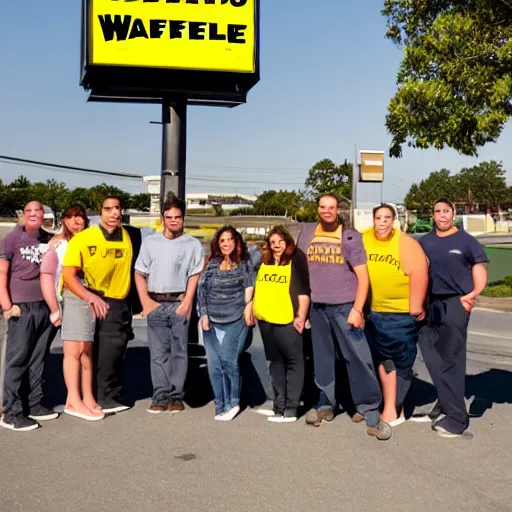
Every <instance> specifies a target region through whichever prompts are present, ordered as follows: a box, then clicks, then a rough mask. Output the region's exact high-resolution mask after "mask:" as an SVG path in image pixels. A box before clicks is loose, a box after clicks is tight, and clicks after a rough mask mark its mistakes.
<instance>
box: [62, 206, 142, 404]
mask: <svg viewBox="0 0 512 512" xmlns="http://www.w3.org/2000/svg"><path fill="white" fill-rule="evenodd" d="M121 214H122V210H121V201H120V199H119V198H118V197H107V198H106V199H105V200H104V201H103V205H102V210H101V224H100V225H99V226H93V227H90V228H87V229H85V230H84V231H82V232H81V233H79V234H77V235H76V236H74V237H73V239H72V240H71V241H70V242H69V245H68V248H67V251H66V255H65V256H64V262H63V270H62V275H63V278H64V284H65V286H66V287H67V289H68V290H69V291H71V292H72V293H73V294H74V295H76V296H77V297H78V298H80V299H82V300H85V301H86V302H88V303H89V305H90V307H91V312H92V314H93V315H94V317H95V318H96V330H95V336H94V338H95V340H94V341H95V342H96V343H98V346H97V349H96V350H95V353H96V354H97V358H95V372H96V389H95V394H96V399H97V400H98V403H99V405H100V406H101V408H102V409H103V412H105V413H108V412H120V411H123V410H126V409H128V406H127V405H125V404H123V403H122V402H121V401H120V399H119V395H120V393H121V389H122V371H123V358H124V353H125V351H126V346H127V344H128V339H129V334H130V331H131V314H130V310H129V307H128V304H127V301H126V300H125V299H126V297H127V295H128V292H129V290H130V271H131V266H132V257H133V250H132V244H131V242H130V237H129V235H128V233H127V232H126V230H125V229H123V228H122V226H121ZM64 314H66V313H65V312H64ZM80 320H81V321H83V319H80ZM79 324H80V322H78V321H77V325H79Z"/></svg>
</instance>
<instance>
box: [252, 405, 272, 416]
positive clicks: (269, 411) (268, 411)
mask: <svg viewBox="0 0 512 512" xmlns="http://www.w3.org/2000/svg"><path fill="white" fill-rule="evenodd" d="M251 411H253V412H255V413H256V414H261V415H263V416H273V415H274V411H273V410H272V409H258V408H256V407H254V408H253V409H251Z"/></svg>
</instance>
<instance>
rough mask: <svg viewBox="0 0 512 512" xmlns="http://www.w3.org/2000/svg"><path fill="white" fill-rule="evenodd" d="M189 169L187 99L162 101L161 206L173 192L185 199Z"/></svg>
mask: <svg viewBox="0 0 512 512" xmlns="http://www.w3.org/2000/svg"><path fill="white" fill-rule="evenodd" d="M186 169H187V100H186V98H182V99H178V100H175V101H172V102H171V101H164V102H163V103H162V178H161V181H160V207H162V205H163V203H164V202H165V200H166V198H167V194H168V193H169V192H172V193H173V194H175V195H176V196H178V197H179V198H180V199H183V201H185V180H186Z"/></svg>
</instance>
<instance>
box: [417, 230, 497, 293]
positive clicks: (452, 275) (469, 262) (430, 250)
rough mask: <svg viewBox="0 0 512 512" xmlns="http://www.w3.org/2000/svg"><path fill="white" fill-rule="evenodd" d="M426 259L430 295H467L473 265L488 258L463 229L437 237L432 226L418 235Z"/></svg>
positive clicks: (477, 243)
mask: <svg viewBox="0 0 512 512" xmlns="http://www.w3.org/2000/svg"><path fill="white" fill-rule="evenodd" d="M420 245H421V247H422V248H423V250H424V251H425V254H426V255H427V258H428V259H429V263H430V264H429V275H430V285H429V288H430V295H466V294H468V293H471V292H472V291H473V288H474V283H473V266H474V265H476V264H477V263H487V262H488V261H489V258H488V257H487V255H486V254H485V252H484V248H483V247H482V246H481V245H480V243H479V242H478V240H477V239H476V238H475V237H473V236H471V235H470V234H469V233H467V232H466V231H462V230H459V231H457V233H454V234H453V235H450V236H446V237H440V236H438V235H437V233H436V231H435V229H434V230H432V231H431V232H430V233H428V234H427V235H425V236H424V237H422V238H421V239H420Z"/></svg>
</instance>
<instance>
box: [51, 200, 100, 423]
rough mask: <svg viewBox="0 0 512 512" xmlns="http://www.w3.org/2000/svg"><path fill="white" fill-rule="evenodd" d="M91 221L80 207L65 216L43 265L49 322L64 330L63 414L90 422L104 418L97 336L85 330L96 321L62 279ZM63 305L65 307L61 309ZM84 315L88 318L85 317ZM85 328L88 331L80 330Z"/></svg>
mask: <svg viewBox="0 0 512 512" xmlns="http://www.w3.org/2000/svg"><path fill="white" fill-rule="evenodd" d="M88 224H89V219H88V218H87V215H86V213H85V210H84V209H83V207H82V206H80V205H72V206H70V207H68V208H66V210H64V212H63V213H62V231H61V233H59V234H58V235H56V236H55V237H53V238H52V240H51V242H50V250H49V251H48V252H47V253H46V254H45V256H44V258H43V261H42V263H41V289H42V292H43V296H44V299H45V301H46V303H47V304H48V307H49V308H50V312H51V314H50V320H51V322H52V324H53V325H55V326H56V327H58V326H61V324H62V328H61V337H62V339H63V349H64V362H63V372H64V381H65V383H66V388H67V391H68V396H67V399H66V406H65V408H64V413H66V414H69V415H71V416H75V417H78V418H81V419H84V420H88V421H97V420H101V419H103V418H104V417H105V415H104V413H103V411H102V410H101V408H100V407H99V405H98V404H97V402H96V400H95V399H94V395H93V392H92V342H93V339H94V338H93V337H91V336H89V335H88V334H86V333H90V332H91V331H92V332H94V329H90V328H89V327H91V328H92V325H91V326H85V325H84V326H82V323H83V322H84V321H85V322H87V323H91V324H92V322H93V321H94V320H93V318H92V314H91V313H90V311H89V305H88V304H87V303H86V302H84V301H82V300H81V299H78V297H75V296H74V295H73V294H71V293H70V292H69V291H68V290H63V283H62V279H61V272H62V261H63V259H64V255H65V253H66V248H67V245H68V242H69V240H71V238H72V237H73V236H74V235H76V234H77V233H79V232H80V231H83V230H84V229H85V228H87V226H88ZM62 304H63V305H62ZM84 312H85V314H84ZM81 326H82V327H86V328H85V329H81Z"/></svg>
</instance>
